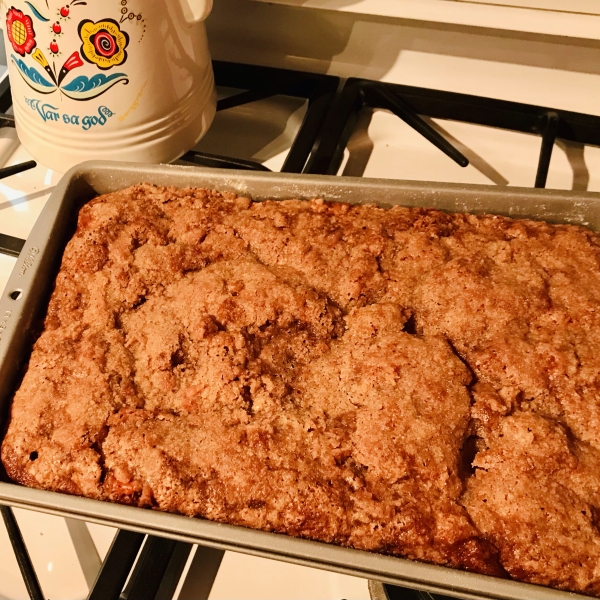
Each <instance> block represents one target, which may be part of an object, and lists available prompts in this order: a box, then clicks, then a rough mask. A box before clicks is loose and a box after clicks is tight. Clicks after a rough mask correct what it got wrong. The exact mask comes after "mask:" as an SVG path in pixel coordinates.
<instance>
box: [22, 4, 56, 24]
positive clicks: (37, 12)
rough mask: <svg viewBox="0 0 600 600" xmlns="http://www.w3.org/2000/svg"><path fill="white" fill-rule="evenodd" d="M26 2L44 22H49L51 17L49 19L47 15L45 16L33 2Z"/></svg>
mask: <svg viewBox="0 0 600 600" xmlns="http://www.w3.org/2000/svg"><path fill="white" fill-rule="evenodd" d="M25 4H27V6H29V8H30V9H31V12H32V13H33V14H34V15H35V16H36V17H37V18H38V19H39V20H40V21H43V22H44V23H47V22H48V21H49V20H50V19H47V18H46V17H44V15H42V13H41V12H40V11H39V10H38V9H37V8H36V7H35V6H34V5H33V4H31V2H25Z"/></svg>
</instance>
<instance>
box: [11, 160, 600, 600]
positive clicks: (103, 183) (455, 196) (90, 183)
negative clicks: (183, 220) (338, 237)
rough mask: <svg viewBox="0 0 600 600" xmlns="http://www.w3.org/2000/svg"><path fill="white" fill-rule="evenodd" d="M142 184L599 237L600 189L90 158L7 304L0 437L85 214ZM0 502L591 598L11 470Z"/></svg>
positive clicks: (465, 594) (311, 562)
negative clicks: (139, 502) (79, 490)
mask: <svg viewBox="0 0 600 600" xmlns="http://www.w3.org/2000/svg"><path fill="white" fill-rule="evenodd" d="M142 182H147V183H154V184H157V185H175V186H178V187H186V186H195V187H208V188H214V189H218V190H220V191H232V192H236V193H238V194H243V195H248V196H250V197H252V198H254V199H256V200H260V199H265V198H275V199H284V198H305V199H309V198H315V197H319V198H323V199H325V200H331V201H343V202H349V203H353V204H363V203H371V204H374V203H376V204H378V205H380V206H385V207H389V206H393V205H404V206H423V207H434V208H439V209H443V210H448V211H461V212H473V213H482V212H488V213H496V214H502V215H507V216H511V217H515V218H533V219H543V220H546V221H550V222H553V223H572V224H577V225H585V226H587V227H590V228H591V229H594V230H597V231H600V194H592V193H575V192H563V191H547V190H531V189H516V188H498V187H487V186H470V185H454V184H444V183H423V182H406V181H391V180H384V179H356V178H349V177H328V176H310V175H291V174H275V173H262V172H261V173H250V172H247V171H226V170H213V169H199V168H196V167H193V168H192V167H176V166H153V167H149V166H147V165H135V164H123V163H109V162H88V163H84V164H82V165H80V166H79V167H76V168H74V169H72V170H71V171H69V173H67V174H66V175H65V176H64V178H63V179H62V181H61V182H60V184H59V185H58V186H57V188H56V190H55V191H54V193H53V194H52V196H51V197H50V199H49V200H48V203H47V205H46V207H45V208H44V210H43V212H42V214H41V216H40V218H39V220H38V221H37V223H36V225H35V226H34V228H33V231H32V232H31V235H30V236H29V239H28V240H27V243H26V244H25V247H24V249H23V252H22V253H21V255H20V257H19V259H18V260H17V263H16V265H15V268H14V270H13V272H12V275H11V277H10V279H9V281H8V286H7V288H6V289H5V290H4V293H3V294H2V297H1V298H0V431H2V430H3V428H4V427H5V425H6V419H7V416H8V409H9V404H10V401H11V398H12V396H13V394H14V391H15V387H16V385H17V384H18V380H19V377H20V373H21V369H22V367H23V365H24V364H25V362H26V361H27V358H28V356H29V353H30V351H31V343H32V334H31V330H32V324H34V322H35V320H36V318H37V317H38V316H39V315H40V312H41V311H43V310H44V308H45V305H46V304H47V301H48V297H49V294H50V291H51V289H52V284H53V280H54V278H55V276H56V272H57V269H58V265H59V262H60V258H61V256H62V253H63V250H64V247H65V245H66V243H67V241H68V239H69V238H70V236H71V235H72V232H73V231H74V223H75V217H76V215H77V211H78V209H79V207H80V206H81V205H82V204H83V203H84V202H86V201H88V200H90V199H91V198H93V197H95V196H97V195H99V194H105V193H108V192H113V191H116V190H119V189H122V188H125V187H127V186H129V185H133V184H136V183H142ZM0 503H3V504H9V505H12V506H17V507H20V508H25V509H33V510H36V511H41V512H46V513H50V514H54V515H61V516H65V517H67V516H68V517H73V518H77V519H85V520H86V521H90V522H94V523H100V524H104V525H111V526H114V527H119V528H123V529H129V530H134V531H140V532H144V533H148V534H151V535H158V536H162V537H168V538H173V539H177V540H182V541H187V542H192V543H197V544H201V545H204V546H211V547H215V548H220V549H224V550H232V551H236V552H243V553H247V554H254V555H257V556H263V557H267V558H275V559H278V560H284V561H287V562H291V563H296V564H300V565H306V566H311V567H318V568H322V569H328V570H331V571H337V572H340V573H346V574H348V575H355V576H358V577H363V578H367V579H373V580H378V581H383V582H386V583H391V584H397V585H402V586H408V587H412V588H416V589H420V590H424V591H429V592H438V593H442V594H446V595H449V596H455V597H459V598H470V599H484V598H498V599H499V598H502V599H511V600H512V599H515V598H528V599H529V600H561V599H562V600H567V599H568V598H570V599H571V600H574V599H575V598H584V596H581V595H578V594H572V593H568V592H560V591H556V590H552V589H550V588H546V587H541V586H536V585H530V584H524V583H517V582H514V581H507V580H504V579H497V578H494V577H489V576H485V575H477V574H473V573H466V572H462V571H457V570H454V569H450V568H447V567H438V566H433V565H429V564H424V563H419V562H415V561H410V560H404V559H400V558H395V557H390V556H383V555H379V554H373V553H368V552H363V551H359V550H352V549H348V548H341V547H338V546H334V545H331V544H325V543H320V542H313V541H308V540H302V539H296V538H292V537H288V536H286V535H281V534H275V533H267V532H263V531H254V530H251V529H247V528H244V527H239V526H232V525H223V524H220V523H213V522H210V521H206V520H202V519H192V518H189V517H184V516H179V515H174V514H167V513H161V512H158V511H152V510H147V509H142V508H134V507H129V506H122V505H118V504H112V503H109V502H102V501H98V500H89V499H86V498H78V497H75V496H68V495H65V494H59V493H55V492H47V491H41V490H34V489H28V488H25V487H23V486H20V485H17V484H15V483H11V482H10V481H8V479H7V477H6V475H5V474H0Z"/></svg>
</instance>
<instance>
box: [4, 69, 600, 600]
mask: <svg viewBox="0 0 600 600" xmlns="http://www.w3.org/2000/svg"><path fill="white" fill-rule="evenodd" d="M214 68H215V81H216V83H217V85H219V86H227V87H232V88H238V89H242V90H245V91H243V92H240V93H239V94H237V95H234V96H231V97H228V98H226V99H224V100H221V101H220V102H219V103H218V107H217V110H226V109H228V108H232V107H234V106H240V105H242V104H247V103H249V102H254V101H256V100H261V99H265V98H269V97H272V96H275V95H279V94H281V95H287V96H296V97H299V98H304V99H307V100H308V109H307V112H306V114H305V117H304V121H303V123H302V126H301V128H300V130H299V132H298V134H297V135H296V137H295V139H294V142H293V144H292V147H291V149H290V152H289V154H288V156H287V158H286V160H285V162H284V165H283V168H282V171H283V172H295V173H301V172H306V173H312V174H332V175H334V174H336V173H337V172H338V170H339V167H340V165H341V163H342V159H343V153H344V149H345V148H346V145H347V143H348V140H349V139H350V136H351V135H352V132H353V130H354V128H355V126H356V122H357V120H358V116H359V113H360V111H361V110H363V109H364V108H376V109H388V110H391V111H392V112H393V113H395V114H396V115H397V116H398V117H400V118H401V119H403V120H404V121H405V122H406V123H408V124H409V125H410V126H411V127H413V128H414V129H416V130H417V131H419V132H420V133H421V134H422V135H423V136H424V137H425V138H427V139H428V140H429V141H431V142H432V143H433V144H434V145H435V146H437V147H438V148H439V149H440V150H442V151H443V152H444V153H446V154H447V155H448V156H449V157H450V158H452V159H453V160H454V161H456V162H457V163H458V164H460V165H461V166H467V165H468V164H469V163H468V160H467V159H466V158H465V157H464V156H463V155H462V154H461V153H460V152H459V151H458V150H457V149H456V148H454V147H453V146H452V145H451V144H450V143H449V142H448V141H447V140H446V139H444V137H442V136H441V135H440V134H439V133H438V132H437V131H436V130H435V129H433V128H432V127H431V126H430V125H429V124H428V123H427V122H426V121H424V120H423V119H422V118H421V116H420V115H424V116H428V117H432V118H441V119H450V120H456V121H463V122H467V123H473V124H478V125H487V126H492V127H498V128H502V129H511V130H514V131H519V132H525V133H536V134H539V135H540V136H541V138H542V143H541V151H540V159H539V162H538V167H537V174H536V178H535V186H536V187H545V185H546V179H547V176H548V169H549V165H550V158H551V155H552V150H553V147H554V142H555V141H556V139H557V138H561V139H563V140H567V141H573V142H578V143H580V144H589V145H596V146H600V117H595V116H591V115H585V114H579V113H573V112H568V111H561V110H554V109H551V108H546V107H540V106H531V105H526V104H518V103H514V102H507V101H502V100H493V99H489V98H481V97H477V96H469V95H465V94H456V93H450V92H442V91H437V90H430V89H423V88H416V87H409V86H402V85H394V84H385V83H380V82H375V81H368V80H363V79H349V80H348V81H347V82H346V84H345V85H344V87H343V89H342V91H341V92H340V93H339V94H337V96H336V91H337V88H338V84H339V80H338V79H337V78H335V77H329V76H326V75H315V74H311V73H302V72H296V71H287V70H282V69H274V68H268V67H258V66H253V65H241V64H233V63H226V62H220V61H215V62H214ZM11 104H12V101H11V97H10V87H9V84H8V78H6V79H4V81H3V82H2V83H1V84H0V127H14V118H13V117H12V116H11V115H8V114H6V111H7V110H8V109H9V108H10V106H11ZM181 160H184V161H186V162H190V163H193V164H197V165H202V166H209V167H222V168H232V169H240V168H241V169H251V170H262V171H265V170H268V169H266V167H264V166H263V165H261V164H259V163H256V162H252V161H247V160H240V159H233V158H228V157H223V156H217V155H211V154H205V153H200V152H196V151H191V152H188V153H187V154H185V155H184V156H183V157H182V159H181ZM34 166H35V163H34V162H29V163H23V164H21V165H16V166H14V167H8V168H7V169H0V179H1V178H2V177H6V176H8V175H12V174H15V173H17V172H22V171H25V170H27V169H30V168H33V167H34ZM23 244H24V240H20V239H18V238H14V237H11V236H9V235H5V234H0V252H2V253H5V254H9V255H11V256H18V255H19V253H20V251H21V249H22V248H23ZM0 510H1V512H2V516H3V519H4V522H5V525H6V528H7V530H8V534H9V537H10V540H11V543H12V545H13V548H14V551H15V555H16V557H17V562H18V564H19V568H20V570H21V573H22V575H23V578H24V580H25V584H26V587H27V591H28V593H29V596H30V598H31V599H32V600H43V599H44V595H43V593H42V590H41V587H40V584H39V581H38V578H37V575H36V573H35V570H34V568H33V565H32V563H31V560H30V557H29V554H28V552H27V548H26V546H25V543H24V541H23V538H22V535H21V532H20V530H19V527H18V525H17V522H16V520H15V517H14V514H13V511H12V509H11V508H10V507H6V506H3V507H0ZM192 549H193V546H192V545H191V544H189V543H185V542H179V541H174V540H169V539H163V538H159V537H154V536H145V535H144V534H141V533H136V532H131V531H125V530H120V531H119V532H118V533H117V535H116V536H115V538H114V541H113V543H112V546H111V548H110V550H109V552H108V554H107V556H106V559H105V560H104V563H103V565H102V567H101V569H100V572H99V573H98V576H97V579H96V582H95V583H94V585H93V587H92V589H91V591H90V593H89V596H88V600H152V599H154V600H170V599H172V598H173V595H174V593H175V592H176V590H177V587H178V585H179V583H180V579H181V575H182V573H183V571H184V569H185V566H186V564H187V562H188V560H189V558H190V555H191V552H192ZM222 557H223V551H221V550H217V549H212V548H205V547H197V548H196V551H195V554H194V556H193V558H192V561H191V567H190V569H189V573H190V575H189V576H188V577H187V578H186V580H185V582H184V583H183V587H182V588H181V590H180V593H179V596H178V597H179V599H180V600H202V599H204V598H208V595H209V593H210V589H211V587H212V584H213V582H214V579H215V577H216V575H217V572H218V570H219V565H220V563H221V560H222ZM382 591H383V594H384V595H386V596H387V598H388V600H445V598H446V597H445V596H440V595H432V594H429V593H426V592H421V591H416V590H411V589H405V588H400V587H395V586H391V585H383V586H382Z"/></svg>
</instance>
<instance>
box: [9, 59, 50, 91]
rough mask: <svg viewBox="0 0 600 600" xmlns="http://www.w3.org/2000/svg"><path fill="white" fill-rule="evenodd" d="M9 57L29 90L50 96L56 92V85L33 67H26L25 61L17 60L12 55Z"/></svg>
mask: <svg viewBox="0 0 600 600" xmlns="http://www.w3.org/2000/svg"><path fill="white" fill-rule="evenodd" d="M10 57H11V58H12V61H13V62H14V63H15V66H16V67H17V69H19V73H20V74H21V77H22V78H23V79H24V80H25V83H26V84H27V85H28V86H29V87H30V88H32V89H34V90H35V91H36V92H40V94H51V93H52V92H55V91H56V85H55V84H54V83H52V82H51V81H48V80H47V79H46V78H45V77H43V76H42V74H41V73H40V72H39V71H38V70H37V69H36V68H35V67H28V66H27V65H26V64H25V61H23V60H22V59H20V58H17V57H16V56H15V55H14V54H11V56H10Z"/></svg>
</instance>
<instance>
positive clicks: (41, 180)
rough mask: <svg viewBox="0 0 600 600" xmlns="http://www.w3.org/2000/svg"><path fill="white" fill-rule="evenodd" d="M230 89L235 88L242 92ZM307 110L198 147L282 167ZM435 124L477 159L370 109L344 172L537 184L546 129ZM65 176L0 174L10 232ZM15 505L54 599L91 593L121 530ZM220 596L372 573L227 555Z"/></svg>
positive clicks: (264, 107)
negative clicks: (459, 161) (466, 162)
mask: <svg viewBox="0 0 600 600" xmlns="http://www.w3.org/2000/svg"><path fill="white" fill-rule="evenodd" d="M465 91H469V92H473V90H470V89H469V90H465ZM221 92H222V95H227V94H229V93H232V90H221ZM481 93H485V92H481ZM539 100H540V99H539V98H535V99H534V100H531V101H539ZM578 102H579V100H578V98H577V94H574V95H573V103H572V104H573V106H572V107H570V106H567V105H565V106H563V108H566V109H569V108H572V109H573V110H578V109H579V110H581V107H579V104H578ZM539 103H543V102H539ZM563 104H564V103H563ZM567 104H568V103H567ZM304 110H305V106H304V103H303V102H302V101H299V100H297V99H293V98H281V97H279V98H276V99H269V100H263V101H260V102H256V103H253V104H251V105H247V106H242V107H238V108H234V109H230V110H228V111H225V112H223V113H219V114H218V115H217V118H216V120H215V123H214V125H213V127H212V128H211V130H210V131H209V132H208V134H207V136H206V137H205V138H204V140H202V142H201V143H200V144H199V145H198V149H199V150H202V151H205V152H208V153H211V154H221V155H227V156H233V157H236V158H243V159H250V160H255V161H258V162H261V163H263V164H264V165H266V166H267V167H269V168H271V169H272V170H274V171H277V170H279V169H280V167H281V165H282V164H283V161H284V160H285V156H286V154H287V151H288V150H289V147H290V144H291V142H292V140H293V139H294V135H295V132H296V131H297V129H298V127H299V126H300V123H301V120H302V117H303V114H304ZM431 122H432V124H433V125H434V126H435V127H436V128H438V130H439V131H440V132H442V133H443V134H444V135H445V136H446V137H447V138H448V139H449V140H450V141H452V142H453V143H454V144H455V145H456V146H457V147H458V148H459V149H460V150H461V151H462V152H463V153H464V154H465V155H466V156H467V157H468V158H469V159H470V161H471V164H470V166H469V167H467V168H466V169H462V168H461V167H459V166H458V165H456V164H455V163H453V162H452V161H451V160H450V159H449V158H447V157H446V156H445V155H443V154H442V153H441V152H440V151H439V150H437V149H436V148H434V147H433V146H432V145H431V144H429V143H428V142H427V141H425V140H424V139H423V138H422V137H421V136H420V135H419V134H417V133H416V132H414V130H412V129H411V128H410V127H408V126H407V125H405V124H404V123H403V122H402V121H400V120H399V119H398V118H397V117H395V116H393V115H392V114H390V113H388V112H386V111H375V112H372V111H365V112H364V114H363V115H362V116H361V119H360V121H359V124H358V127H357V129H356V132H355V134H354V135H353V136H352V138H351V140H350V143H349V146H348V150H347V151H346V153H345V159H344V163H343V165H342V167H341V168H340V173H343V174H345V175H356V176H368V177H389V178H394V179H413V180H430V181H450V182H460V183H483V184H490V185H500V186H508V185H510V186H526V187H532V186H533V182H534V180H535V171H536V166H537V159H538V156H539V149H540V138H539V137H536V136H532V135H525V134H518V133H511V132H506V131H502V130H497V129H491V128H486V127H479V126H474V125H468V124H463V123H455V122H448V121H445V122H442V121H431ZM29 159H30V157H29V155H28V154H27V152H26V151H25V150H24V148H23V147H22V146H20V144H19V141H18V139H17V137H16V134H15V132H14V130H11V129H6V128H5V129H0V165H12V164H17V163H21V162H24V161H26V160H29ZM59 180H60V175H59V174H57V173H54V172H53V171H50V170H48V169H47V168H45V167H43V166H38V167H37V168H35V169H33V170H31V171H28V172H26V173H22V174H20V175H15V176H12V177H9V178H7V179H4V180H2V181H0V233H5V234H9V235H12V236H16V237H20V238H26V237H27V236H28V234H29V232H30V230H31V228H32V226H33V224H34V223H35V221H36V219H37V218H38V216H39V214H40V212H41V210H42V208H43V207H44V204H45V202H46V200H47V198H48V197H49V195H50V193H51V192H52V190H53V188H54V186H55V185H56V184H57V183H58V181H59ZM547 187H549V188H556V189H579V190H595V191H600V149H599V148H591V147H586V148H582V147H578V146H577V145H565V144H563V143H559V144H557V145H556V146H555V149H554V153H553V156H552V163H551V167H550V174H549V178H548V185H547ZM14 264H15V259H12V258H9V257H7V256H4V255H1V254H0V290H2V289H4V286H5V284H6V281H7V280H8V277H9V274H10V272H11V270H12V268H13V266H14ZM15 512H16V515H17V519H18V521H19V524H20V526H21V528H22V530H23V534H24V537H25V540H26V543H27V547H28V548H29V551H30V553H31V556H32V560H33V562H34V565H35V568H36V571H37V573H38V576H39V578H40V583H41V585H42V588H43V590H44V593H45V596H46V597H47V598H51V599H52V600H55V599H56V600H59V599H60V600H78V599H81V598H84V597H85V596H86V595H87V591H88V588H89V585H90V584H91V583H92V581H93V579H94V576H95V574H96V572H97V570H98V568H99V566H100V564H101V560H102V559H103V558H104V555H105V554H106V551H107V550H108V547H109V546H110V543H111V541H112V538H113V536H114V533H115V531H114V530H113V529H110V528H106V527H101V526H98V525H85V524H82V523H78V522H75V521H71V520H65V519H62V518H58V517H50V516H45V515H41V514H37V513H32V512H27V511H21V510H17V511H15ZM25 598H27V594H26V591H25V587H24V585H23V582H22V580H21V576H20V573H19V570H18V567H17V564H16V561H15V558H14V555H13V551H12V548H11V546H10V544H9V542H8V539H7V534H6V531H5V529H4V527H3V526H2V525H1V524H0V600H4V599H6V600H8V599H10V600H13V599H15V600H16V599H19V600H20V599H25ZM210 598H211V599H213V600H217V599H219V600H221V599H223V600H224V599H231V600H233V599H238V600H243V599H254V598H256V599H259V598H260V599H262V600H269V599H273V600H275V599H279V600H286V599H290V600H291V599H303V598H311V599H315V600H320V599H336V600H342V599H343V598H345V599H346V600H367V598H369V593H368V589H367V582H366V581H365V580H360V579H355V578H352V577H347V576H343V575H338V574H333V573H327V572H324V571H319V570H315V569H308V568H305V567H298V566H294V565H288V564H285V563H281V562H275V561H269V560H265V559H260V558H255V557H248V556H243V555H239V554H234V553H226V555H225V558H224V561H223V563H222V566H221V568H220V570H219V574H218V576H217V579H216V581H215V585H214V587H213V589H212V592H211V595H210Z"/></svg>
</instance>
